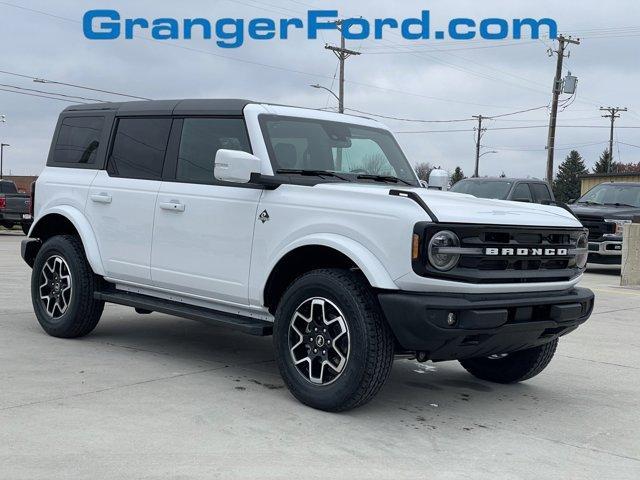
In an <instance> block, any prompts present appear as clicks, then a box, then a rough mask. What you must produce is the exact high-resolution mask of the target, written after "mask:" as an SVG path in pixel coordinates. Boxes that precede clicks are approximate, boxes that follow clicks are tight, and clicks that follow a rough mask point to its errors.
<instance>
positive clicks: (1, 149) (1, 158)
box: [0, 143, 11, 180]
mask: <svg viewBox="0 0 640 480" xmlns="http://www.w3.org/2000/svg"><path fill="white" fill-rule="evenodd" d="M10 146H11V145H9V144H8V143H0V180H2V178H3V177H2V163H3V161H4V147H10Z"/></svg>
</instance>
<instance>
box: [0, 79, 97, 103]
mask: <svg viewBox="0 0 640 480" xmlns="http://www.w3.org/2000/svg"><path fill="white" fill-rule="evenodd" d="M0 87H6V88H15V89H16V90H24V91H27V92H36V93H44V94H47V95H55V96H57V97H64V98H75V99H78V100H88V101H90V102H104V101H105V100H100V99H97V98H87V97H79V96H77V95H67V94H64V93H58V92H47V91H45V90H37V89H35V88H26V87H19V86H17V85H7V84H4V83H0Z"/></svg>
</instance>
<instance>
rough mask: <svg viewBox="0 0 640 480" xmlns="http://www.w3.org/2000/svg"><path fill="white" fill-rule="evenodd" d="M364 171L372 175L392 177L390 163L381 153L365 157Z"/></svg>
mask: <svg viewBox="0 0 640 480" xmlns="http://www.w3.org/2000/svg"><path fill="white" fill-rule="evenodd" d="M362 169H363V170H366V171H367V173H369V174H371V175H391V174H392V172H391V170H390V168H389V161H388V160H387V157H385V156H384V155H382V154H381V153H373V154H369V155H365V157H364V158H363V159H362Z"/></svg>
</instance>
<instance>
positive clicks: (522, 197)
mask: <svg viewBox="0 0 640 480" xmlns="http://www.w3.org/2000/svg"><path fill="white" fill-rule="evenodd" d="M511 200H516V201H519V202H532V201H533V198H532V197H531V190H530V189H529V185H527V184H526V183H520V184H518V185H517V186H516V188H514V189H513V195H511Z"/></svg>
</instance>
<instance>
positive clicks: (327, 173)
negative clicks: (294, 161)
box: [276, 168, 351, 182]
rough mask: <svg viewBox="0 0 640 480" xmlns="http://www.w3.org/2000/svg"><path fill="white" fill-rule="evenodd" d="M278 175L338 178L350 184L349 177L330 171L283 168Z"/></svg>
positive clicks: (278, 171) (277, 171)
mask: <svg viewBox="0 0 640 480" xmlns="http://www.w3.org/2000/svg"><path fill="white" fill-rule="evenodd" d="M276 173H281V174H283V175H288V174H294V175H307V176H311V177H322V176H325V177H336V178H339V179H340V180H344V181H345V182H350V181H351V180H349V179H348V178H347V177H343V176H342V175H338V174H337V173H335V172H332V171H330V170H304V169H302V168H281V169H279V170H276Z"/></svg>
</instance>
